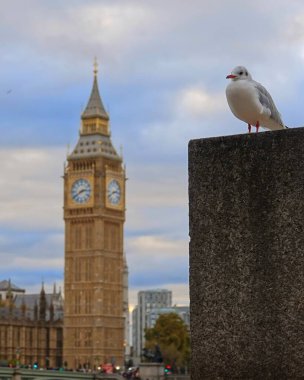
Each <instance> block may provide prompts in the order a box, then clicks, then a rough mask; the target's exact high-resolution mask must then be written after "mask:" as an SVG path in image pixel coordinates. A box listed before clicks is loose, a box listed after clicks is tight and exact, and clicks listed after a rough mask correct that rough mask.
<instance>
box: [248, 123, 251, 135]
mask: <svg viewBox="0 0 304 380" xmlns="http://www.w3.org/2000/svg"><path fill="white" fill-rule="evenodd" d="M248 133H251V125H250V124H248Z"/></svg>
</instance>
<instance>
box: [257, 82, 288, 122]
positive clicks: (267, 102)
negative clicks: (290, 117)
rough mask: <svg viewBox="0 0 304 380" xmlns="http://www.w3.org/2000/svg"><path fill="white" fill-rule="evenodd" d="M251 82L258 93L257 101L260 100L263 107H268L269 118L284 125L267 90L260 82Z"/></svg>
mask: <svg viewBox="0 0 304 380" xmlns="http://www.w3.org/2000/svg"><path fill="white" fill-rule="evenodd" d="M253 82H254V85H255V88H256V89H257V90H258V93H259V101H260V102H261V104H262V106H263V107H265V108H268V109H269V111H270V118H271V119H273V120H274V121H276V122H277V123H279V124H281V125H284V124H283V121H282V119H281V115H280V113H279V111H278V110H277V107H276V106H275V104H274V101H273V100H272V97H271V95H270V94H269V92H268V91H267V90H266V88H265V87H263V86H262V85H261V84H260V83H258V82H255V81H253Z"/></svg>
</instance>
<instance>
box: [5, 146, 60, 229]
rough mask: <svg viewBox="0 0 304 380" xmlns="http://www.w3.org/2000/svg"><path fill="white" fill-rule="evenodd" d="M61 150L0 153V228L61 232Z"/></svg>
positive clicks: (26, 149)
mask: <svg viewBox="0 0 304 380" xmlns="http://www.w3.org/2000/svg"><path fill="white" fill-rule="evenodd" d="M64 157H65V152H64V149H62V148H45V149H40V148H18V149H17V148H11V149H1V150H0V161H1V163H2V166H1V168H2V173H1V178H0V186H1V189H2V193H1V199H0V208H1V214H0V224H2V226H6V227H8V226H11V227H14V228H24V229H33V228H38V229H41V228H59V229H60V228H63V224H62V219H63V214H62V206H63V182H62V179H61V178H60V175H62V174H63V162H64Z"/></svg>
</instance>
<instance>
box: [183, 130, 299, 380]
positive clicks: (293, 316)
mask: <svg viewBox="0 0 304 380" xmlns="http://www.w3.org/2000/svg"><path fill="white" fill-rule="evenodd" d="M189 208H190V209H189V212H190V238H191V242H190V303H191V343H192V373H191V379H192V380H203V379H210V380H211V379H212V380H215V379H227V380H230V379H259V380H264V379H276V380H281V379H282V380H283V379H304V128H297V129H289V130H284V131H276V132H264V133H258V134H255V133H253V134H251V135H248V134H244V135H237V136H227V137H219V138H209V139H202V140H193V141H190V143H189Z"/></svg>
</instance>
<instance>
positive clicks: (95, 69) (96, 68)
mask: <svg viewBox="0 0 304 380" xmlns="http://www.w3.org/2000/svg"><path fill="white" fill-rule="evenodd" d="M93 66H94V70H93V72H94V76H95V77H96V76H97V73H98V62H97V58H96V57H95V58H94V63H93Z"/></svg>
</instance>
